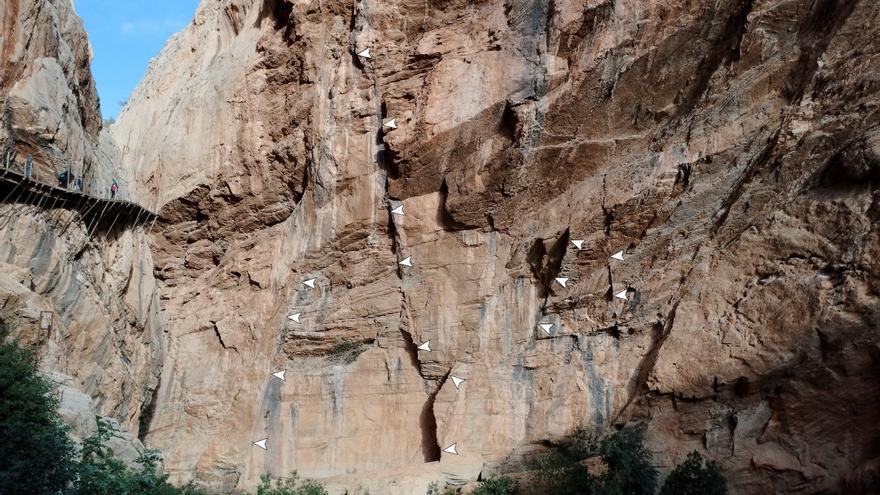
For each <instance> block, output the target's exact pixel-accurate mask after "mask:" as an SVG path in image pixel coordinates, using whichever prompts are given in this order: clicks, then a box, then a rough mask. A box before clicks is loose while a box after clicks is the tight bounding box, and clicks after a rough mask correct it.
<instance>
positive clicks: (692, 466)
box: [660, 451, 727, 495]
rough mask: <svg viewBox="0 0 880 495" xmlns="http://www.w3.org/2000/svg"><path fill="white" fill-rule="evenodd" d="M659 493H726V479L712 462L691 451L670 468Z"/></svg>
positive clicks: (691, 494)
mask: <svg viewBox="0 0 880 495" xmlns="http://www.w3.org/2000/svg"><path fill="white" fill-rule="evenodd" d="M660 495H727V481H726V480H725V479H724V476H722V475H721V471H720V470H719V469H718V466H717V465H716V464H715V463H714V462H711V461H704V460H703V456H701V455H700V454H699V453H698V452H697V451H693V452H691V453H690V454H688V457H687V460H685V461H684V462H683V463H681V464H679V465H678V466H676V467H675V469H673V470H672V473H670V474H669V477H668V478H666V483H664V484H663V489H662V490H660Z"/></svg>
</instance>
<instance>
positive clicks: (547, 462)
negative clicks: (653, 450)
mask: <svg viewBox="0 0 880 495" xmlns="http://www.w3.org/2000/svg"><path fill="white" fill-rule="evenodd" d="M597 457H598V458H597ZM590 458H597V459H595V463H598V464H603V465H604V472H603V473H602V474H597V473H593V474H591V473H590V472H589V470H588V469H587V467H586V465H585V463H584V461H585V460H587V459H590ZM599 458H600V459H601V463H600V462H599ZM530 471H531V473H530V477H529V485H528V486H525V487H521V491H523V492H524V493H529V494H538V493H554V494H559V495H585V494H586V495H590V494H597V495H652V494H653V493H654V491H655V490H656V488H657V470H656V469H655V468H654V466H652V465H651V456H650V454H649V453H648V451H647V450H646V449H645V447H644V428H643V427H640V426H637V427H629V428H624V429H622V430H620V431H617V432H615V433H613V434H611V435H609V436H607V437H605V438H604V439H602V440H601V441H600V440H599V437H598V436H597V435H596V434H595V433H593V432H591V431H589V430H586V429H584V428H579V429H576V430H574V431H573V432H572V433H571V434H570V435H569V436H568V437H567V438H566V439H565V440H563V441H562V442H560V444H559V446H558V448H557V449H556V450H555V451H553V452H551V453H548V454H545V455H543V456H540V457H538V458H537V459H536V460H535V461H533V463H532V465H531V468H530Z"/></svg>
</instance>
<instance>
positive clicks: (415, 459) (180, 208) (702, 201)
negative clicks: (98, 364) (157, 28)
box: [110, 0, 880, 493]
mask: <svg viewBox="0 0 880 495" xmlns="http://www.w3.org/2000/svg"><path fill="white" fill-rule="evenodd" d="M878 18H880V6H878V4H877V3H876V2H869V1H857V0H818V1H813V0H783V1H776V0H773V1H770V0H766V1H765V0H721V1H711V2H710V1H695V2H665V1H654V0H639V1H632V2H614V1H610V0H609V1H598V0H597V1H592V0H591V1H588V2H582V1H567V0H557V1H553V2H550V1H545V0H507V1H504V0H497V1H496V0H487V1H480V2H463V1H456V0H451V1H430V2H408V1H405V0H391V1H384V2H374V1H371V0H365V1H360V2H353V1H345V0H343V1H332V2H320V3H309V2H290V1H287V0H223V1H219V2H214V1H212V2H203V4H202V6H201V7H200V8H199V11H198V12H197V13H196V16H195V20H194V21H193V23H192V25H191V26H189V27H188V28H187V29H186V30H184V32H182V33H180V34H179V35H177V36H176V37H175V38H174V39H172V40H171V41H170V42H169V44H168V46H167V47H166V48H165V50H164V51H163V53H162V54H161V55H160V56H159V57H158V58H157V59H156V60H155V61H154V62H153V64H152V66H151V68H150V70H149V72H148V74H147V76H146V79H145V80H144V82H143V83H142V85H141V86H140V88H139V89H138V90H137V91H136V93H135V95H133V97H132V98H131V100H130V102H129V105H128V107H127V108H126V110H125V111H124V113H123V114H122V116H121V118H120V119H119V122H118V123H117V125H115V126H114V127H113V128H112V129H111V134H110V138H111V139H112V141H113V142H114V143H115V146H117V148H118V149H120V150H124V151H123V152H122V153H123V154H122V158H121V159H122V160H123V164H122V168H123V169H125V170H135V171H137V172H136V173H137V180H136V181H135V184H133V185H132V186H131V187H132V189H136V190H137V194H139V195H140V196H141V197H144V198H151V200H154V201H157V202H158V203H159V204H161V205H163V206H162V219H161V221H160V223H159V225H158V227H157V229H158V231H157V233H154V235H153V237H152V242H151V248H152V259H153V261H154V263H155V276H156V278H157V281H158V286H159V289H158V290H159V292H160V294H161V298H162V323H163V324H164V325H166V327H167V329H168V351H167V356H166V357H165V359H164V367H163V368H162V375H161V381H160V384H159V388H158V391H157V392H156V395H155V397H156V401H155V403H154V406H152V407H153V408H154V409H153V413H152V415H151V416H150V420H149V421H147V422H146V423H145V425H146V426H145V431H146V435H145V437H144V438H145V441H146V443H147V444H148V445H150V446H153V447H157V448H160V449H161V450H162V451H163V452H164V454H165V460H166V467H168V468H169V469H170V471H171V472H172V474H173V475H174V476H175V478H176V479H179V480H189V479H195V480H197V481H198V482H200V483H203V484H206V485H208V486H210V487H212V488H214V489H216V490H218V491H229V490H233V489H235V488H244V487H251V486H253V485H254V484H255V482H256V480H257V478H258V476H259V475H260V474H261V473H262V472H265V471H269V472H272V473H274V474H279V475H280V474H284V473H286V472H288V471H290V470H293V469H297V470H299V472H300V473H301V474H304V475H306V476H313V477H322V478H331V481H332V482H333V483H335V484H336V485H338V486H340V487H347V488H348V489H351V490H355V489H356V488H357V486H358V485H359V484H362V486H363V487H367V486H368V485H369V486H371V487H372V488H373V489H374V490H375V484H376V483H377V482H376V480H389V481H388V484H387V485H384V486H386V490H390V491H391V492H393V491H394V488H393V487H394V486H397V487H403V486H407V487H408V488H406V489H404V488H401V490H405V491H407V492H409V491H411V490H417V489H418V488H413V486H415V485H420V484H425V485H426V484H427V481H428V480H430V479H432V478H434V479H439V478H447V479H472V478H474V477H475V476H476V475H477V474H478V473H480V472H483V473H484V474H486V473H490V472H492V471H494V470H496V469H500V468H503V467H504V465H505V463H506V462H507V461H510V460H514V459H516V458H517V457H518V456H519V455H521V454H523V453H524V452H526V451H528V450H530V449H531V448H532V447H533V446H534V445H535V444H537V443H539V442H540V441H542V440H545V439H547V438H553V437H556V436H559V435H562V434H564V433H565V432H566V431H568V430H569V429H571V428H572V427H574V426H577V425H587V426H595V427H611V426H613V425H617V424H621V423H624V422H627V421H637V420H641V421H646V422H647V423H648V424H649V440H650V446H651V448H652V450H653V451H654V452H655V454H656V455H657V458H658V459H659V462H660V463H661V466H660V467H661V468H669V467H671V466H672V465H674V464H675V463H677V462H680V461H681V460H682V459H683V458H684V456H685V455H686V454H687V452H688V451H690V450H692V449H697V450H700V451H702V452H704V453H707V454H708V455H710V456H711V457H713V458H714V459H717V460H718V461H719V462H720V463H721V464H722V465H723V467H724V468H725V471H726V472H727V474H728V476H729V479H730V482H731V486H732V489H733V491H734V492H736V493H773V492H791V493H816V492H820V491H823V490H830V491H836V490H840V489H841V487H842V486H843V485H842V484H843V483H844V480H845V479H847V478H852V477H853V476H855V475H856V474H857V472H858V470H859V467H860V466H862V465H864V464H866V463H870V462H872V459H874V458H876V457H877V456H878V455H880V453H878V452H877V451H876V450H875V444H874V443H872V441H873V440H872V439H874V438H876V436H877V434H878V433H880V432H878V431H877V428H878V426H877V422H876V421H875V418H876V417H877V414H878V412H880V411H878V407H880V403H878V402H880V393H878V389H877V387H876V383H877V378H878V373H880V368H878V338H880V332H878V328H880V325H878V299H877V294H878V292H877V281H878V269H880V267H878V261H877V260H878V259H880V258H878V252H877V250H878V246H880V243H878V242H877V241H878V239H877V225H878V211H880V210H878V196H877V194H878V193H877V186H878V177H880V172H878V171H880V138H878V136H880V132H878V114H877V108H878V107H877V105H878V95H877V89H878V84H880V82H878V80H877V78H878V73H877V70H876V67H877V66H878V56H877V53H878V46H877V43H878V41H877V39H876V36H874V32H875V31H876V19H878ZM366 48H370V49H371V54H372V58H371V59H366V58H363V57H358V56H357V55H356V54H357V53H359V52H361V51H362V50H364V49H366ZM391 118H396V123H397V129H395V130H389V129H384V130H383V128H382V123H383V122H384V121H386V120H388V119H391ZM401 204H402V205H403V206H404V209H405V216H399V215H395V214H392V213H391V210H392V209H393V208H395V207H397V206H399V205H401ZM573 240H583V241H584V243H583V248H582V249H580V250H577V249H575V248H574V245H573V244H572V242H571V241H573ZM619 250H624V261H623V262H620V261H616V260H613V259H610V255H611V254H613V253H615V252H617V251H619ZM407 257H411V260H412V264H413V266H412V267H406V266H402V265H399V264H398V263H399V262H400V261H402V260H404V259H405V258H407ZM557 277H564V278H567V279H568V281H567V283H566V286H565V287H563V286H562V285H561V284H559V283H557V282H556V281H555V280H554V279H555V278H557ZM312 278H314V279H316V282H315V288H314V289H312V288H309V287H307V286H305V285H303V283H302V282H303V281H305V280H307V279H312ZM621 291H623V292H624V293H625V294H626V300H623V299H620V298H617V297H615V296H614V295H615V294H619V293H621ZM293 313H300V314H301V317H300V320H301V321H300V322H299V323H297V322H294V321H291V320H290V319H288V318H287V317H288V315H290V314H293ZM539 322H549V323H552V324H553V325H554V327H553V329H552V331H551V334H550V335H547V334H544V333H543V331H542V330H541V329H540V328H538V327H537V324H538V323H539ZM427 341H430V346H431V348H432V351H431V352H426V351H421V350H419V349H418V348H417V346H419V345H420V344H422V343H424V342H427ZM279 369H287V370H288V373H287V375H286V381H284V382H282V381H280V380H277V379H274V378H272V377H271V375H270V373H272V372H273V371H277V370H279ZM452 375H454V376H458V377H461V378H465V379H466V381H465V382H464V384H463V385H462V387H461V389H457V388H456V387H455V386H454V385H453V384H452V382H451V380H450V376H452ZM266 437H268V439H269V441H268V450H267V451H263V450H261V449H259V448H256V447H254V446H252V445H251V442H253V441H255V440H258V439H261V438H266ZM453 442H455V443H457V446H458V450H459V452H460V453H461V455H460V456H457V457H456V456H452V455H449V454H441V452H440V450H441V449H442V448H443V447H446V446H447V445H449V444H451V443H453ZM438 460H439V462H433V461H438ZM394 483H401V484H399V485H394ZM336 485H334V486H336ZM413 493H415V492H413Z"/></svg>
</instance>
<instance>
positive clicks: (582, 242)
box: [571, 239, 584, 249]
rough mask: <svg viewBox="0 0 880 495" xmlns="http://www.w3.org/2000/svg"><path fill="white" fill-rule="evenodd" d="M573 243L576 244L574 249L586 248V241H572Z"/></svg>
mask: <svg viewBox="0 0 880 495" xmlns="http://www.w3.org/2000/svg"><path fill="white" fill-rule="evenodd" d="M571 243H572V244H574V247H576V248H578V249H583V248H584V240H583V239H578V240H576V241H571Z"/></svg>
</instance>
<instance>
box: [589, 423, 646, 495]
mask: <svg viewBox="0 0 880 495" xmlns="http://www.w3.org/2000/svg"><path fill="white" fill-rule="evenodd" d="M644 441H645V428H644V427H643V426H637V427H634V428H624V429H622V430H620V431H617V432H615V433H614V434H613V435H611V436H609V437H607V438H606V439H604V440H603V441H602V445H601V447H600V449H599V453H600V455H601V456H602V461H604V462H605V465H606V466H607V468H608V469H607V471H606V472H605V473H604V474H603V475H602V476H601V477H600V484H601V490H600V491H599V493H602V494H603V495H618V494H620V495H653V493H654V492H655V491H656V490H657V469H655V468H654V466H653V465H651V454H650V453H648V451H647V449H645V445H644Z"/></svg>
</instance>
